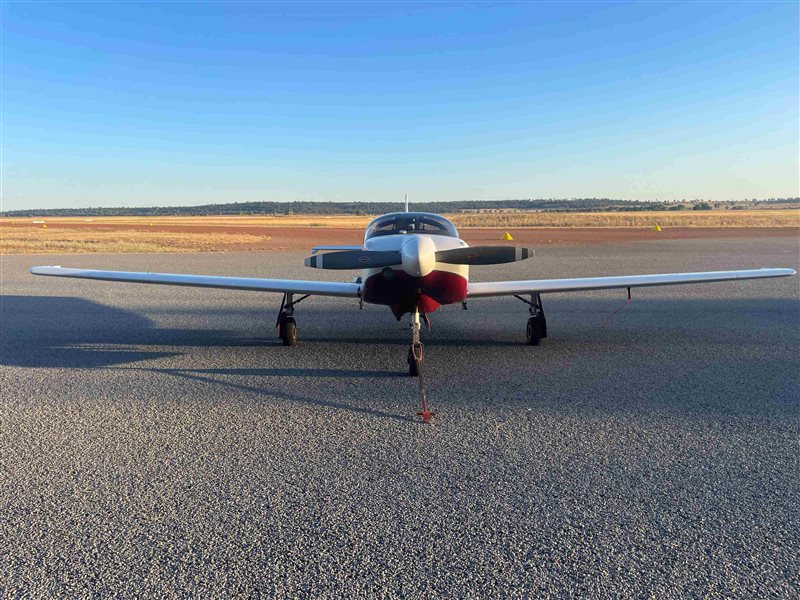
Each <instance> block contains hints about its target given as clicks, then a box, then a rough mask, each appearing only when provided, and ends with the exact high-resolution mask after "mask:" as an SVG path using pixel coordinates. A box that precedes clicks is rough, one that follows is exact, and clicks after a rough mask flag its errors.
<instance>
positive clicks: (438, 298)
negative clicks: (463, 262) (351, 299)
mask: <svg viewBox="0 0 800 600" xmlns="http://www.w3.org/2000/svg"><path fill="white" fill-rule="evenodd" d="M384 271H385V272H381V273H376V274H375V275H371V276H370V277H368V278H367V280H366V282H364V290H363V292H362V298H363V300H364V302H369V303H370V304H386V305H388V306H390V307H391V308H392V312H393V313H394V314H395V316H396V317H397V318H398V319H399V318H400V317H401V316H403V315H404V314H405V313H407V312H412V311H413V310H414V307H415V306H419V310H420V312H422V313H432V312H433V311H435V310H436V309H437V308H439V306H440V305H442V304H453V303H456V302H463V301H464V300H466V298H467V280H466V279H465V278H464V277H462V276H461V275H457V274H455V273H450V272H448V271H432V272H431V273H428V274H427V275H425V276H424V277H412V276H411V275H409V274H408V273H406V272H405V271H403V270H392V269H384Z"/></svg>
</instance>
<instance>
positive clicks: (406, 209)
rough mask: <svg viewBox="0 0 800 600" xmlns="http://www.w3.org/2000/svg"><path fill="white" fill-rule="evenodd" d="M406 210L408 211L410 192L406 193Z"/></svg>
mask: <svg viewBox="0 0 800 600" xmlns="http://www.w3.org/2000/svg"><path fill="white" fill-rule="evenodd" d="M406 212H408V194H406Z"/></svg>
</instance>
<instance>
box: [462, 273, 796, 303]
mask: <svg viewBox="0 0 800 600" xmlns="http://www.w3.org/2000/svg"><path fill="white" fill-rule="evenodd" d="M790 275H795V271H794V269H749V270H744V271H706V272H703V273H665V274H656V275H620V276H615V277H579V278H575V279H531V280H528V281H488V282H478V283H473V282H470V283H469V284H468V286H467V296H468V297H469V298H483V297H487V296H513V295H515V294H534V293H539V294H544V293H550V292H581V291H587V290H608V289H614V288H633V287H647V286H657V285H680V284H686V283H709V282H713V281H733V280H739V279H761V278H764V277H788V276H790Z"/></svg>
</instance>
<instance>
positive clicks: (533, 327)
mask: <svg viewBox="0 0 800 600" xmlns="http://www.w3.org/2000/svg"><path fill="white" fill-rule="evenodd" d="M542 329H544V327H543V326H542V322H541V321H540V320H539V319H537V318H536V317H531V318H530V319H528V327H527V329H526V331H525V339H526V341H527V343H528V345H529V346H538V345H539V343H540V342H541V340H542V338H543V337H544V336H543V335H542V333H544V332H543V331H542Z"/></svg>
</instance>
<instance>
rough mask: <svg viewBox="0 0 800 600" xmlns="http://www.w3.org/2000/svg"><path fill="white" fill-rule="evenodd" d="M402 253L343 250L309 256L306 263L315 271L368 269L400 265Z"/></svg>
mask: <svg viewBox="0 0 800 600" xmlns="http://www.w3.org/2000/svg"><path fill="white" fill-rule="evenodd" d="M400 262H401V258H400V253H399V252H396V251H394V250H391V251H379V250H343V251H341V252H328V253H327V254H317V255H316V256H309V257H308V258H307V259H305V261H304V263H305V265H306V266H307V267H313V268H315V269H368V268H372V267H388V266H391V265H399V264H400Z"/></svg>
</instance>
